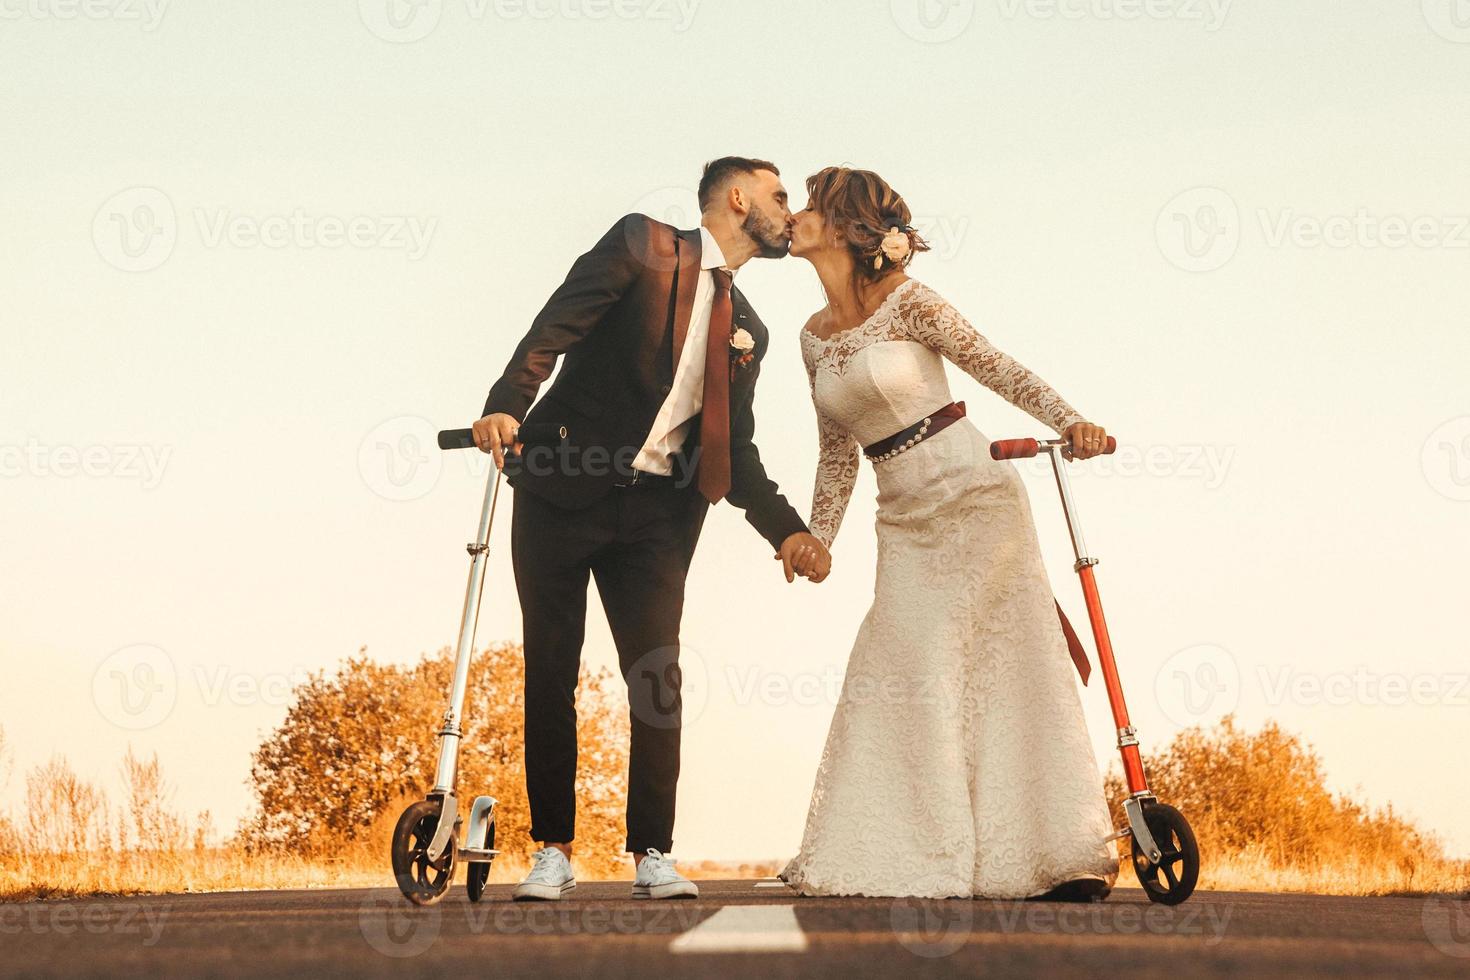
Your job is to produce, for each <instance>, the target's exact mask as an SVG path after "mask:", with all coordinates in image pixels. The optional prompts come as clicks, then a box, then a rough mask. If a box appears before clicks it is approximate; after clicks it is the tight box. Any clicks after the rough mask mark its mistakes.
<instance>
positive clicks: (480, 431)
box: [470, 412, 521, 470]
mask: <svg viewBox="0 0 1470 980" xmlns="http://www.w3.org/2000/svg"><path fill="white" fill-rule="evenodd" d="M518 428H520V423H519V422H517V421H516V420H515V417H514V416H512V415H506V414H505V413H504V412H497V413H496V414H494V415H487V416H485V417H484V418H482V419H480V421H478V422H476V423H475V424H474V425H472V426H470V431H471V432H473V433H474V434H475V445H476V447H478V448H479V450H480V452H482V453H491V454H492V455H494V457H495V468H496V469H497V470H503V469H505V452H506V450H507V449H510V450H512V451H513V452H517V453H518V452H520V451H521V444H520V443H519V442H516V430H517V429H518Z"/></svg>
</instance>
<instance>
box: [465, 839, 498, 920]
mask: <svg viewBox="0 0 1470 980" xmlns="http://www.w3.org/2000/svg"><path fill="white" fill-rule="evenodd" d="M465 846H466V847H468V846H469V844H468V843H467V844H466V845H465ZM477 846H479V847H484V848H487V849H494V847H495V821H493V820H492V821H490V829H489V830H487V831H486V832H485V840H484V841H482V842H481V843H480V844H478V845H477ZM489 880H490V862H489V861H473V862H470V863H469V864H467V865H466V867H465V881H464V886H465V891H467V892H468V893H469V896H470V901H472V902H478V901H479V900H480V899H481V898H483V897H484V895H485V884H486V882H488V881H489Z"/></svg>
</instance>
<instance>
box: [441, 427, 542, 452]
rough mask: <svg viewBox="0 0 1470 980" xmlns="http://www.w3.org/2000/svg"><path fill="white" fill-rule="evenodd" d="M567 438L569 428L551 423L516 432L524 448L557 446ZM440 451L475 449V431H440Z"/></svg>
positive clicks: (522, 428)
mask: <svg viewBox="0 0 1470 980" xmlns="http://www.w3.org/2000/svg"><path fill="white" fill-rule="evenodd" d="M566 437H567V427H566V426H564V425H552V424H551V423H550V422H532V423H531V424H530V425H523V426H521V427H520V428H519V429H517V430H516V439H517V441H519V442H520V443H521V445H523V446H555V445H556V444H557V443H559V442H561V441H562V440H563V439H565V438H566ZM439 448H440V449H474V448H475V433H474V430H473V429H440V430H439Z"/></svg>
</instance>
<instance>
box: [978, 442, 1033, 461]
mask: <svg viewBox="0 0 1470 980" xmlns="http://www.w3.org/2000/svg"><path fill="white" fill-rule="evenodd" d="M1040 451H1041V444H1040V443H1038V442H1037V441H1036V440H1035V439H1002V440H1000V441H999V442H992V443H991V444H990V458H991V459H1030V458H1031V457H1032V456H1035V455H1036V454H1037V453H1038V452H1040Z"/></svg>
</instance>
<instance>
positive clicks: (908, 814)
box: [781, 279, 1118, 898]
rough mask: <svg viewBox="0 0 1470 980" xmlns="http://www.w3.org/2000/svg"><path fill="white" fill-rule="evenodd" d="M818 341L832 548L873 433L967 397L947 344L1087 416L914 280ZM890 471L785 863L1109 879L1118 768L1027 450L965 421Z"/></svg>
mask: <svg viewBox="0 0 1470 980" xmlns="http://www.w3.org/2000/svg"><path fill="white" fill-rule="evenodd" d="M801 343H802V354H803V357H804V359H805V361H806V367H807V374H808V377H809V378H810V380H811V384H812V398H813V400H814V402H815V403H816V407H817V420H818V428H819V433H820V437H821V460H820V463H819V465H818V469H817V481H816V488H815V491H814V493H813V499H812V515H811V521H810V526H811V529H812V533H813V534H815V535H816V536H817V537H818V538H820V539H821V540H822V541H823V542H824V543H827V544H830V543H831V541H832V539H833V538H834V537H836V535H837V529H838V526H839V525H840V524H841V522H842V515H843V512H844V511H845V510H846V508H847V502H848V499H849V497H850V496H851V493H852V487H853V481H854V479H855V477H856V475H857V470H858V466H859V464H860V461H861V451H860V447H861V446H865V445H870V444H872V443H875V442H878V441H879V440H881V439H884V438H886V437H887V436H890V435H892V434H893V433H895V432H898V431H900V430H902V429H904V428H906V427H907V426H909V425H911V424H912V423H914V422H917V421H918V420H920V419H922V418H924V417H925V415H926V414H927V413H929V412H932V411H934V410H935V409H938V408H939V407H941V406H943V405H946V404H948V403H949V402H950V401H951V396H950V392H949V385H948V382H947V381H946V379H945V374H944V362H943V358H945V357H947V358H948V359H949V360H951V361H953V362H954V363H955V364H957V365H959V366H960V367H961V368H963V369H964V370H965V371H966V372H967V373H969V374H970V375H971V376H973V377H974V378H976V379H977V380H978V381H980V382H981V383H982V384H984V385H986V386H987V387H989V388H991V389H992V390H994V391H995V392H997V393H998V394H1000V395H1002V396H1003V397H1005V398H1006V399H1007V400H1008V401H1010V402H1011V403H1012V404H1014V405H1016V406H1017V407H1019V408H1021V409H1023V410H1024V411H1026V412H1028V413H1029V414H1030V415H1032V416H1033V417H1034V418H1036V419H1037V420H1038V421H1040V422H1042V423H1044V424H1046V425H1047V426H1050V427H1051V428H1052V429H1054V430H1056V431H1057V432H1058V433H1060V432H1062V430H1064V429H1065V428H1066V427H1067V426H1069V425H1071V424H1072V423H1073V422H1077V421H1081V420H1082V416H1080V415H1078V414H1077V413H1076V412H1075V411H1074V410H1073V409H1072V407H1071V406H1070V405H1068V404H1067V403H1066V402H1065V401H1063V400H1062V398H1061V397H1060V396H1059V395H1058V394H1057V393H1056V392H1055V391H1053V390H1052V389H1051V387H1050V386H1049V385H1047V384H1046V382H1045V381H1042V380H1041V379H1040V378H1038V377H1037V376H1036V375H1034V374H1032V373H1031V372H1030V371H1028V370H1027V369H1026V368H1025V367H1023V366H1022V365H1021V364H1019V363H1017V362H1016V361H1015V360H1014V359H1012V358H1010V357H1008V356H1007V355H1006V354H1004V353H1002V352H1001V351H999V350H997V349H995V348H994V347H993V346H991V344H990V343H989V342H988V341H987V340H986V339H985V338H984V337H982V336H980V335H979V334H978V333H976V332H975V330H974V329H973V328H972V327H971V326H970V324H969V323H967V322H966V321H965V319H964V318H963V317H962V316H960V314H959V313H958V311H956V310H955V309H954V307H952V306H951V305H950V304H948V303H947V302H945V301H944V300H943V299H942V298H941V297H940V296H939V295H938V294H937V293H936V292H935V291H934V290H932V289H930V288H929V287H928V286H925V285H923V284H922V283H920V282H918V281H916V280H912V279H910V280H906V281H905V282H903V283H901V284H900V285H899V286H898V288H897V289H895V290H894V291H893V292H891V293H890V294H889V295H888V296H887V298H885V300H884V301H883V304H882V305H881V306H880V307H879V308H878V310H877V311H876V312H875V313H874V314H873V315H872V316H871V317H869V318H868V319H867V320H866V321H864V322H863V323H862V324H861V325H859V326H857V327H854V328H852V329H850V330H844V331H842V332H840V333H838V334H835V335H833V336H832V337H829V338H827V339H822V338H819V337H817V336H816V335H815V334H812V333H811V332H809V331H806V330H803V331H802V337H801ZM874 466H875V472H876V475H877V479H878V514H877V522H876V523H877V529H878V570H877V580H876V585H875V588H874V596H873V605H872V608H870V609H869V610H868V614H867V617H866V618H865V619H864V620H863V623H862V626H861V627H860V629H859V631H858V635H857V639H856V641H855V642H854V644H853V647H852V653H851V656H850V658H849V660H848V664H847V674H846V677H845V679H844V681H843V686H842V693H841V695H840V697H839V699H838V702H837V708H836V712H835V714H834V715H833V718H832V727H831V730H830V731H829V732H828V735H827V743H826V747H825V749H824V750H823V752H822V761H821V765H820V767H819V768H818V771H817V778H816V787H815V789H814V790H813V792H812V801H811V809H810V810H809V811H808V813H807V821H806V832H805V834H804V836H803V839H802V843H801V851H800V853H799V854H798V855H797V856H796V857H795V858H793V859H792V860H791V862H790V863H789V864H787V865H786V867H785V869H784V870H783V871H782V872H781V878H782V879H783V880H785V881H786V882H788V883H789V884H791V885H793V886H794V887H795V888H796V889H797V890H798V891H799V892H801V893H803V894H810V895H870V896H900V895H904V896H915V897H925V898H943V897H951V896H963V897H977V896H984V897H990V898H1024V897H1027V896H1031V895H1037V894H1040V893H1042V892H1044V891H1047V890H1048V889H1050V888H1052V887H1053V886H1055V885H1058V884H1060V883H1061V882H1063V881H1066V880H1069V879H1073V878H1081V877H1097V878H1104V879H1106V880H1108V881H1109V882H1111V881H1112V880H1113V878H1114V877H1115V876H1116V874H1117V870H1118V862H1117V859H1116V857H1115V856H1114V854H1113V850H1112V847H1111V845H1109V844H1108V843H1106V841H1105V838H1106V837H1107V836H1108V834H1109V833H1110V832H1111V830H1112V827H1111V825H1110V821H1109V819H1108V811H1107V804H1106V802H1105V800H1104V798H1103V787H1102V779H1101V776H1100V774H1099V772H1098V768H1097V761H1096V758H1095V757H1094V755H1093V751H1092V743H1091V742H1090V741H1089V739H1088V734H1087V730H1086V726H1085V722H1084V719H1083V716H1082V706H1081V702H1080V700H1079V697H1078V692H1077V687H1076V684H1075V682H1074V681H1073V667H1072V662H1071V660H1070V659H1069V658H1068V647H1067V641H1066V638H1065V635H1064V633H1063V632H1062V628H1061V624H1060V622H1059V621H1058V618H1057V612H1056V609H1055V607H1054V606H1053V595H1052V590H1051V585H1050V583H1049V581H1048V578H1047V574H1046V570H1045V568H1044V567H1043V565H1042V561H1041V554H1040V548H1039V545H1038V542H1037V538H1036V528H1035V525H1034V524H1033V522H1032V517H1031V510H1030V505H1029V503H1028V501H1027V495H1026V490H1025V487H1024V485H1023V483H1022V481H1021V478H1020V476H1019V475H1018V474H1017V473H1016V471H1015V464H1013V463H1007V462H996V461H994V460H992V459H991V458H990V441H989V439H988V438H987V437H986V436H985V435H983V434H982V433H981V432H980V431H979V430H978V429H977V428H976V427H975V426H974V425H973V424H972V423H971V422H970V421H969V420H968V419H960V420H958V421H956V422H955V423H953V424H952V425H950V426H949V427H948V428H945V429H944V430H943V431H941V432H939V433H937V434H936V435H934V436H931V437H929V438H927V439H925V440H923V441H921V442H919V443H917V444H915V445H914V447H913V448H911V449H909V450H907V451H905V452H902V453H900V454H899V455H897V456H895V457H893V458H892V459H888V460H885V461H882V462H878V463H875V464H874Z"/></svg>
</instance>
